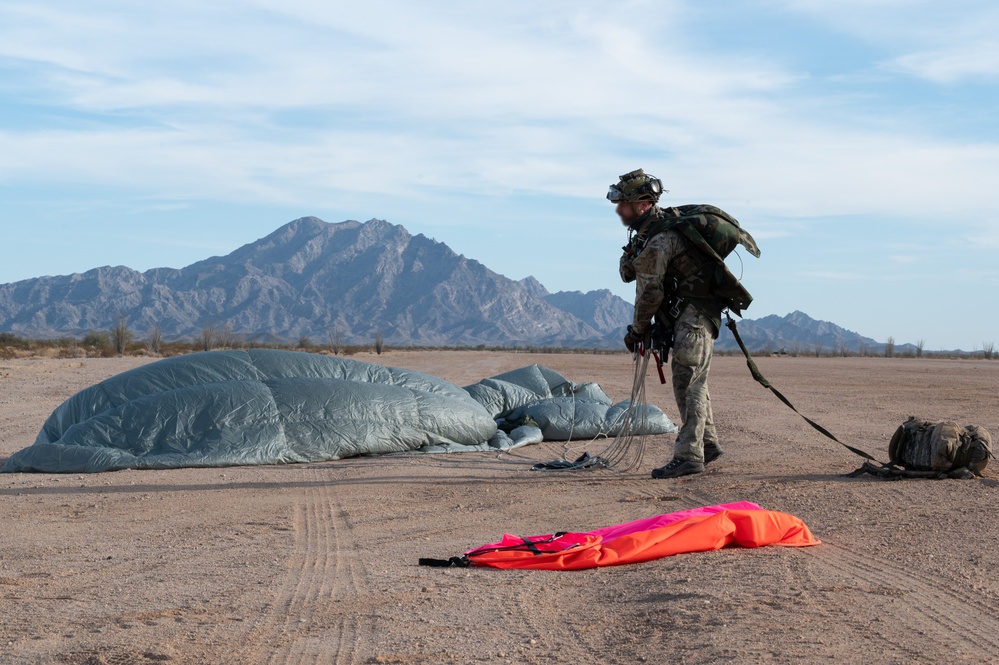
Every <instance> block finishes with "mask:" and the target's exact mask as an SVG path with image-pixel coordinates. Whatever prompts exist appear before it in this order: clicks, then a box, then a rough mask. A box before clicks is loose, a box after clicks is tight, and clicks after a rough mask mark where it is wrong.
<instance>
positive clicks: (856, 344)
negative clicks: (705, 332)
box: [715, 311, 916, 355]
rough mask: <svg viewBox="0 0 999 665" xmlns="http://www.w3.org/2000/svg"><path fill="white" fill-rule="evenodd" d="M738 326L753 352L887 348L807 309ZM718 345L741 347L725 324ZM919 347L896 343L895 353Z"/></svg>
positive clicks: (721, 347) (826, 352) (719, 347)
mask: <svg viewBox="0 0 999 665" xmlns="http://www.w3.org/2000/svg"><path fill="white" fill-rule="evenodd" d="M736 325H737V326H738V328H739V336H740V337H742V341H743V342H745V344H746V347H747V348H748V349H749V350H750V351H764V350H765V351H773V352H775V353H777V352H780V351H784V352H786V353H802V354H815V353H816V351H818V352H820V353H821V354H823V355H829V354H836V353H841V352H843V351H847V352H850V353H861V352H866V353H872V354H881V353H883V352H884V350H885V343H884V342H876V341H875V340H873V339H871V338H870V337H864V336H863V335H860V334H859V333H855V332H853V331H851V330H847V329H846V328H841V327H840V326H837V325H836V324H835V323H830V322H828V321H817V320H815V319H813V318H811V317H810V316H808V315H807V314H805V313H804V312H798V311H794V312H791V313H790V314H788V315H787V316H783V317H780V316H777V315H776V314H771V315H770V316H764V317H763V318H761V319H745V320H742V321H736ZM715 348H716V349H717V350H719V351H732V350H737V349H738V348H739V346H738V345H737V344H736V341H735V338H734V337H732V333H731V332H729V330H728V328H725V327H723V328H722V332H721V334H720V335H719V336H718V341H717V342H716V343H715ZM915 350H916V347H915V345H913V344H896V345H895V352H896V353H899V354H903V353H909V352H914V351H915Z"/></svg>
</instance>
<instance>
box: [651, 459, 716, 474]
mask: <svg viewBox="0 0 999 665" xmlns="http://www.w3.org/2000/svg"><path fill="white" fill-rule="evenodd" d="M702 471H704V465H703V464H701V463H700V462H693V461H691V460H685V459H680V458H679V457H674V458H673V459H671V460H670V461H669V462H667V463H666V466H661V467H659V468H658V469H652V477H653V478H656V479H662V478H679V477H680V476H689V475H691V474H693V473H701V472H702Z"/></svg>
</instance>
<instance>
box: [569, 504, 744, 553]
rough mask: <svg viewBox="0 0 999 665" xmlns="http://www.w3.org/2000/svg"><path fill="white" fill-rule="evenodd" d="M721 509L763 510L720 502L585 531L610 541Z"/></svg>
mask: <svg viewBox="0 0 999 665" xmlns="http://www.w3.org/2000/svg"><path fill="white" fill-rule="evenodd" d="M723 510H763V509H762V508H760V506H758V505H757V504H755V503H753V502H751V501H739V502H737V503H721V504H718V505H715V506H702V507H701V508H691V509H690V510H681V511H679V512H676V513H667V514H666V515H655V516H653V517H646V518H643V519H640V520H635V521H634V522H625V523H624V524H615V525H613V526H605V527H603V528H601V529H595V530H593V531H587V532H586V535H588V536H600V537H602V538H603V541H604V542H605V543H606V542H610V541H612V540H615V539H616V538H620V537H621V536H627V535H628V534H630V533H636V532H638V531H649V530H650V529H658V528H659V527H663V526H666V525H668V524H673V523H674V522H679V521H680V520H685V519H687V518H688V517H698V516H701V515H714V514H715V513H720V512H721V511H723Z"/></svg>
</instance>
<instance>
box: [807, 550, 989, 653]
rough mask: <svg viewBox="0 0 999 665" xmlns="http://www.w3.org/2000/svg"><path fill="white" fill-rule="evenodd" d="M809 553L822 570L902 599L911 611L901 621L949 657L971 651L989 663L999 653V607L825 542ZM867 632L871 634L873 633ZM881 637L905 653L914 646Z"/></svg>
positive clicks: (884, 561)
mask: <svg viewBox="0 0 999 665" xmlns="http://www.w3.org/2000/svg"><path fill="white" fill-rule="evenodd" d="M808 554H809V555H810V558H811V559H812V560H813V561H814V562H815V563H817V564H818V566H819V567H820V568H825V569H827V570H829V571H831V572H833V573H836V574H837V575H839V576H842V577H844V578H846V579H853V580H856V581H861V582H863V583H866V584H868V585H870V586H871V587H873V588H875V589H878V590H881V591H885V592H888V593H891V594H896V595H898V596H899V597H900V598H901V600H900V601H899V602H901V603H902V604H904V606H905V608H906V609H907V610H909V611H910V614H907V615H906V616H905V617H904V618H902V619H900V620H904V621H906V622H908V623H910V624H911V625H910V628H911V629H916V630H917V631H918V633H919V634H922V635H925V636H927V637H929V636H932V638H931V639H932V640H933V642H934V643H935V644H938V645H946V646H947V648H948V650H949V652H950V653H956V652H957V651H961V652H963V653H969V652H971V653H973V654H974V655H976V656H978V657H981V658H983V659H985V660H988V659H991V658H994V657H995V654H997V653H999V617H997V608H996V607H995V606H992V605H990V604H988V603H987V602H984V601H981V600H977V599H975V598H973V597H971V596H968V595H964V594H962V593H960V592H958V591H955V590H954V589H952V588H949V587H947V586H945V584H947V583H948V582H950V580H941V584H940V585H933V584H930V583H927V582H926V581H924V580H923V579H922V578H921V577H919V576H917V575H913V574H912V573H910V572H908V571H907V570H906V569H905V568H903V567H901V566H898V565H895V564H893V563H890V562H888V561H886V560H884V559H879V558H877V557H874V556H868V555H860V554H858V553H856V552H854V551H852V550H850V549H848V548H846V547H843V546H842V545H831V544H829V543H824V544H823V545H822V546H820V547H818V548H814V550H813V551H809V552H808ZM865 632H867V633H868V634H870V631H869V630H868V631H865ZM909 632H911V630H910V631H909ZM879 637H881V638H882V639H886V640H887V641H889V642H891V643H892V644H894V645H895V646H897V647H898V648H900V649H904V650H908V649H909V647H910V646H911V645H907V644H905V643H902V642H896V641H895V640H892V639H889V638H888V636H886V635H879ZM924 655H925V654H924Z"/></svg>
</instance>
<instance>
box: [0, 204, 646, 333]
mask: <svg viewBox="0 0 999 665" xmlns="http://www.w3.org/2000/svg"><path fill="white" fill-rule="evenodd" d="M563 303H565V304H564V305H563ZM630 309H631V306H630V305H629V304H628V303H626V302H625V301H624V300H622V299H621V298H618V297H617V296H614V295H613V294H611V293H610V292H609V291H594V292H591V293H586V294H583V293H578V292H573V293H570V294H567V295H566V296H565V297H564V298H563V294H558V293H555V294H549V293H548V291H547V290H546V289H545V288H544V287H543V286H542V285H541V284H540V283H539V282H538V281H537V280H535V279H534V278H532V277H529V278H527V279H525V280H522V281H519V282H518V281H515V280H511V279H509V278H507V277H504V276H503V275H500V274H497V273H495V272H493V271H491V270H489V269H488V268H486V267H485V266H484V265H482V264H481V263H479V262H478V261H474V260H471V259H467V258H465V257H464V256H461V255H458V254H456V253H455V252H454V251H452V250H451V249H450V248H449V247H448V246H447V245H445V244H443V243H440V242H437V241H434V240H431V239H429V238H427V237H426V236H423V235H416V236H413V235H410V234H409V232H407V231H406V229H405V228H403V227H402V226H396V225H393V224H389V223H388V222H385V221H383V220H377V219H373V220H370V221H368V222H366V223H363V224H362V223H360V222H356V221H347V222H342V223H339V224H328V223H326V222H323V221H322V220H319V219H317V218H315V217H304V218H302V219H297V220H295V221H293V222H291V223H289V224H286V225H284V226H282V227H281V228H279V229H277V230H276V231H275V232H274V233H272V234H270V235H268V236H267V237H265V238H262V239H260V240H258V241H256V242H253V243H250V244H248V245H245V246H243V247H240V248H239V249H237V250H235V251H234V252H232V253H231V254H228V255H227V256H223V257H212V258H210V259H206V260H204V261H200V262H198V263H195V264H193V265H190V266H188V267H186V268H181V269H172V268H157V269H153V270H147V271H146V272H138V271H136V270H132V269H130V268H126V267H123V266H117V267H102V268H95V269H94V270H90V271H88V272H85V273H83V274H73V275H65V276H57V277H39V278H36V279H29V280H24V281H20V282H16V283H12V284H4V285H0V331H9V332H14V333H16V334H19V335H24V336H31V337H57V336H61V335H74V336H80V335H83V334H85V333H87V332H89V331H90V330H94V329H97V330H106V329H108V328H109V327H110V326H111V324H112V322H113V321H114V318H115V316H116V314H117V313H120V314H122V315H124V316H125V317H126V318H127V321H128V325H129V327H130V328H131V329H132V330H133V331H134V332H135V333H136V334H137V335H139V336H140V337H141V336H142V335H144V334H146V333H147V332H148V331H149V330H151V329H152V328H153V327H154V326H159V327H160V328H161V329H162V332H163V335H164V337H165V338H168V339H170V338H175V339H177V338H193V337H196V336H197V335H199V334H200V333H201V331H202V330H203V329H204V328H205V327H206V326H229V327H230V328H231V330H232V331H233V332H234V333H235V334H238V335H240V336H241V337H243V338H244V339H247V340H251V341H252V340H286V341H294V340H297V339H298V338H300V337H303V336H305V337H309V338H311V339H313V340H314V341H316V342H323V341H325V340H326V339H327V338H328V337H329V336H330V335H336V336H337V337H339V338H340V339H342V340H343V341H344V342H345V343H352V342H354V343H357V342H370V341H371V340H372V339H373V337H374V336H375V335H376V334H378V333H381V334H382V335H383V336H384V338H385V341H386V343H390V344H407V345H408V344H414V345H463V346H474V345H479V344H487V345H511V346H513V345H522V346H526V345H558V346H612V345H615V346H616V345H617V344H618V343H619V341H618V340H617V337H618V336H619V334H618V333H619V331H620V330H621V329H622V327H623V326H624V325H625V323H624V321H623V319H627V317H629V316H630ZM622 317H623V319H622Z"/></svg>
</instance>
